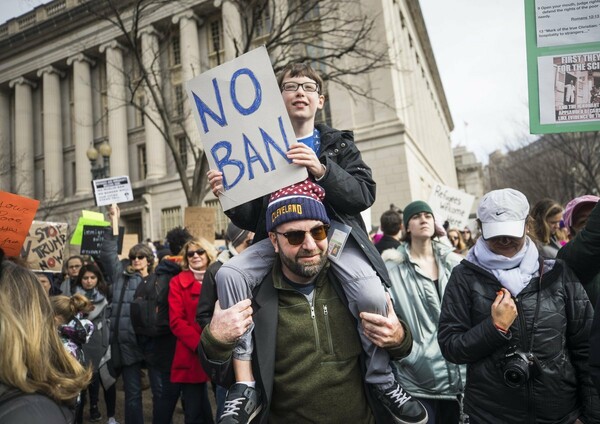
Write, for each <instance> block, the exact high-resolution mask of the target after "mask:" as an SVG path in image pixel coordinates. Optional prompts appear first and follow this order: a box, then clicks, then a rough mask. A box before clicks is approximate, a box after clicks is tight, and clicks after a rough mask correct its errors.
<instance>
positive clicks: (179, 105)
mask: <svg viewBox="0 0 600 424" xmlns="http://www.w3.org/2000/svg"><path fill="white" fill-rule="evenodd" d="M173 92H174V96H173V98H174V101H175V105H174V108H173V109H174V111H175V116H177V117H183V88H182V87H181V84H177V85H175V86H173Z"/></svg>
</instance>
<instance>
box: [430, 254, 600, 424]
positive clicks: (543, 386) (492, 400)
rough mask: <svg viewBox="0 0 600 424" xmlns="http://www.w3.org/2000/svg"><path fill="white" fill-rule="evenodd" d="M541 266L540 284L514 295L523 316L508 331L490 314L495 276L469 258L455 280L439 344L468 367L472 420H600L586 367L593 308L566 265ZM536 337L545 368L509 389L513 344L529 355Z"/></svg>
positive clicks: (467, 397)
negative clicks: (505, 374) (507, 374)
mask: <svg viewBox="0 0 600 424" xmlns="http://www.w3.org/2000/svg"><path fill="white" fill-rule="evenodd" d="M543 263H544V266H543V273H542V279H541V283H540V278H539V277H535V278H533V279H532V280H531V281H530V282H529V284H528V285H527V286H526V287H525V289H523V291H521V293H519V295H518V296H517V297H516V299H515V303H516V305H517V312H518V315H517V318H516V320H515V321H514V323H513V324H512V326H511V327H510V331H509V332H508V334H506V335H505V334H503V333H501V332H500V331H498V330H497V329H496V328H495V327H494V324H493V322H492V318H491V306H492V303H493V302H494V300H495V298H496V292H497V291H498V290H500V289H501V287H502V286H501V284H500V282H499V281H498V280H497V279H496V278H495V276H494V275H493V274H491V273H490V272H488V271H486V270H484V269H482V268H480V267H478V266H477V265H475V264H473V263H471V262H469V261H467V260H463V261H462V262H461V264H460V265H458V266H457V267H456V268H454V271H453V273H452V276H451V277H450V281H449V282H448V285H447V287H446V293H445V295H444V300H443V303H442V312H441V315H440V323H439V335H438V341H439V344H440V348H441V350H442V353H443V355H444V357H445V358H446V359H448V360H449V361H451V362H454V363H456V364H467V385H466V389H465V410H466V412H467V413H468V414H469V415H470V417H471V422H472V423H490V424H491V423H494V424H495V423H499V422H502V423H531V424H534V423H536V424H545V423H548V424H549V423H553V424H562V423H564V424H571V423H573V422H574V421H575V420H576V419H577V418H578V417H581V419H582V421H583V422H584V423H586V424H587V423H598V422H600V399H599V398H598V395H597V393H596V390H595V389H594V388H593V385H592V382H591V379H590V375H589V366H588V353H589V341H588V337H589V332H590V327H591V324H592V316H593V310H592V305H591V304H590V301H589V300H588V297H587V295H586V294H585V291H584V290H583V287H582V286H581V284H580V283H579V281H578V280H577V277H576V276H575V274H573V272H572V271H571V270H570V269H569V268H568V267H567V266H566V265H565V264H564V263H563V262H561V261H558V260H557V261H554V260H546V261H544V262H543ZM540 286H541V288H540ZM540 290H541V291H540ZM538 294H539V301H540V305H539V316H538V318H537V321H536V322H535V327H534V322H533V321H534V315H535V310H536V304H537V300H538ZM532 334H533V350H532V352H533V354H534V355H535V357H536V358H537V359H538V360H539V364H540V366H539V370H540V373H539V374H537V375H533V374H535V372H533V368H532V369H530V372H531V374H532V376H531V378H529V379H528V380H527V382H526V383H525V384H524V385H523V386H521V387H518V388H511V387H509V386H508V385H506V384H505V383H504V377H503V366H502V363H503V362H504V361H505V359H506V354H507V352H509V350H510V348H511V347H512V346H516V347H518V348H519V349H520V350H521V351H523V352H528V351H529V347H530V340H531V337H532ZM525 369H529V368H528V367H525Z"/></svg>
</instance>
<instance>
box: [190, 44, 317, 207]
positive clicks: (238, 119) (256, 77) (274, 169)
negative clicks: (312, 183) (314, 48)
mask: <svg viewBox="0 0 600 424" xmlns="http://www.w3.org/2000/svg"><path fill="white" fill-rule="evenodd" d="M186 90H187V94H188V98H189V99H190V102H191V103H192V105H193V106H192V109H193V114H194V117H195V119H196V124H197V125H198V129H199V131H200V135H201V140H202V143H203V145H204V149H205V151H206V156H207V158H208V162H209V164H210V167H211V169H216V170H219V171H221V172H223V187H224V188H225V191H224V193H222V194H220V195H219V200H220V202H221V206H222V207H223V210H228V209H231V208H233V207H235V206H238V205H240V204H242V203H246V202H247V201H249V200H252V199H256V198H258V197H261V196H263V195H265V194H269V193H271V192H273V191H275V190H278V189H280V188H283V187H286V186H289V185H291V184H293V183H297V182H299V181H302V180H304V179H306V178H307V176H308V173H307V171H306V169H305V168H304V167H298V166H295V165H292V164H291V162H290V161H289V160H288V159H287V157H286V152H287V150H288V149H289V146H290V145H291V144H292V143H295V142H296V137H295V135H294V130H293V128H292V125H291V123H290V120H289V117H288V114H287V111H286V108H285V105H284V103H283V99H282V97H281V92H280V90H279V87H278V86H277V80H276V79H275V75H274V74H273V69H272V67H271V62H270V61H269V55H268V54H267V50H266V48H265V47H264V46H263V47H259V48H258V49H255V50H252V51H251V52H249V53H246V54H244V55H242V56H240V57H238V58H236V59H234V60H232V61H230V62H227V63H225V64H223V65H221V66H217V67H216V68H213V69H211V70H209V71H207V72H205V73H203V74H201V75H199V76H197V77H195V78H193V79H191V80H189V81H187V83H186Z"/></svg>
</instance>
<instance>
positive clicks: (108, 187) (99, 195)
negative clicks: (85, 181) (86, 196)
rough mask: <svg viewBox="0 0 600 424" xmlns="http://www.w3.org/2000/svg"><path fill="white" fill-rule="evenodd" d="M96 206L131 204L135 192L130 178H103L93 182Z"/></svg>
mask: <svg viewBox="0 0 600 424" xmlns="http://www.w3.org/2000/svg"><path fill="white" fill-rule="evenodd" d="M92 187H93V188H94V198H95V199H96V205H98V206H106V205H110V204H113V203H124V202H131V201H132V200H133V191H132V190H131V183H130V182H129V177H128V176H126V175H125V176H123V177H113V178H103V179H101V180H94V181H92Z"/></svg>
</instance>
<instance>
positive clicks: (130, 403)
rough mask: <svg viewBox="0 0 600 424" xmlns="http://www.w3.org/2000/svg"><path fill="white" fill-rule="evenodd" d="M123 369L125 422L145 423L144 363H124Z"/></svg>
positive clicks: (130, 423) (126, 423) (127, 423)
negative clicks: (143, 399)
mask: <svg viewBox="0 0 600 424" xmlns="http://www.w3.org/2000/svg"><path fill="white" fill-rule="evenodd" d="M121 370H122V373H123V374H122V376H123V389H124V391H125V424H144V411H143V408H142V382H141V378H142V363H141V362H136V363H135V364H132V365H124V366H123V368H122V369H121Z"/></svg>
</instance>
